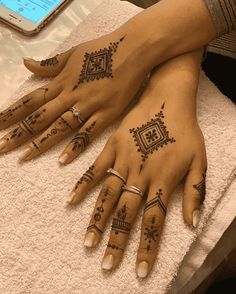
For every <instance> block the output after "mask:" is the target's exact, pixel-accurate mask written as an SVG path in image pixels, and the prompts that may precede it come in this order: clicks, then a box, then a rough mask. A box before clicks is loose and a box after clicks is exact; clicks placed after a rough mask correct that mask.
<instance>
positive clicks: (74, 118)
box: [0, 29, 149, 163]
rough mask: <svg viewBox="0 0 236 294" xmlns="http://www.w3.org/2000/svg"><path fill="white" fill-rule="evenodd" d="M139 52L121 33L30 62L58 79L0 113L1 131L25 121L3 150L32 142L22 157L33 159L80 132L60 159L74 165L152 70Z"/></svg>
mask: <svg viewBox="0 0 236 294" xmlns="http://www.w3.org/2000/svg"><path fill="white" fill-rule="evenodd" d="M137 54H138V53H137V52H136V51H135V49H134V48H133V47H132V38H131V37H130V36H129V35H126V32H124V31H122V30H121V29H120V30H118V31H115V32H114V33H112V34H110V35H106V36H103V37H101V38H99V39H97V40H93V41H89V42H86V43H83V44H80V45H78V46H76V47H74V48H72V49H70V50H69V51H67V52H65V53H63V54H60V55H57V56H55V57H52V58H49V59H46V60H43V61H41V62H37V61H34V60H30V59H25V61H24V63H25V65H26V67H27V68H29V69H30V70H31V71H32V72H34V73H36V74H37V75H40V76H44V77H46V76H47V77H48V76H56V77H55V78H54V80H52V81H51V82H50V83H49V84H47V85H45V86H44V87H42V88H39V89H36V90H35V91H33V92H32V93H29V94H27V95H25V96H24V97H23V98H21V99H20V100H18V101H17V102H15V103H14V104H13V105H11V106H10V107H9V108H8V109H6V110H5V111H3V112H2V113H1V114H0V129H3V128H7V127H9V126H11V125H13V124H15V123H17V122H20V123H19V124H18V125H17V126H16V127H15V128H14V129H13V130H11V131H10V132H9V133H8V134H6V135H5V136H4V137H3V138H2V139H1V141H0V152H1V153H5V152H8V151H10V150H13V149H15V148H16V147H18V146H20V145H21V144H23V143H25V142H26V141H28V140H30V141H31V143H30V144H28V145H27V147H26V148H25V150H24V152H23V155H22V159H24V160H30V159H32V158H33V157H35V156H37V155H39V154H41V153H43V152H45V151H46V150H48V149H49V148H51V147H52V146H54V145H55V144H56V143H58V142H59V141H61V140H62V139H64V138H65V136H67V135H68V134H70V133H72V132H73V131H75V130H77V129H80V130H79V132H78V133H77V134H76V136H75V137H74V138H73V140H72V141H71V142H70V143H69V145H68V146H67V147H66V149H65V151H64V152H63V153H62V156H61V157H60V158H61V160H60V162H61V163H69V162H71V161H72V160H73V159H74V158H76V157H77V156H78V155H79V154H80V153H81V152H82V151H83V150H84V149H85V147H86V146H87V145H88V144H89V142H90V141H91V140H93V139H94V138H95V137H96V136H97V135H98V133H99V132H101V131H103V130H104V128H105V127H107V126H108V125H110V123H111V122H113V121H114V120H116V119H117V118H118V117H119V116H120V115H121V113H122V112H123V111H124V109H125V108H126V106H127V105H128V104H129V102H130V100H131V99H132V98H133V96H134V95H135V93H136V92H137V90H138V88H139V86H140V85H141V84H142V81H143V80H144V79H145V76H146V75H147V74H148V71H149V69H148V68H147V65H146V64H145V62H144V63H143V61H145V60H142V63H141V62H140V61H138V60H137V58H135V57H136V55H137ZM131 56H132V58H131ZM72 108H73V109H72Z"/></svg>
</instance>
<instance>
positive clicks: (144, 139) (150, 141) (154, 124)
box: [129, 103, 176, 169]
mask: <svg viewBox="0 0 236 294" xmlns="http://www.w3.org/2000/svg"><path fill="white" fill-rule="evenodd" d="M164 106H165V104H164V103H163V105H162V107H161V111H160V112H159V113H158V114H156V115H155V118H153V119H151V121H149V122H147V123H146V124H143V125H142V126H141V127H137V128H132V129H130V130H129V131H130V134H132V135H133V138H134V141H135V143H136V146H137V147H138V149H137V151H138V152H140V153H141V157H142V162H143V163H144V162H145V160H146V159H147V158H148V156H149V155H150V154H152V153H153V152H154V151H157V150H158V149H160V148H162V147H164V146H165V145H167V144H168V143H174V142H176V141H175V139H174V138H173V137H172V138H170V137H169V131H167V128H166V126H165V124H164V121H163V119H164V114H163V109H164ZM140 169H142V165H141V167H140Z"/></svg>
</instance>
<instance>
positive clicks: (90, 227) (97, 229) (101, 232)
mask: <svg viewBox="0 0 236 294" xmlns="http://www.w3.org/2000/svg"><path fill="white" fill-rule="evenodd" d="M91 229H95V230H96V231H97V232H98V233H100V234H103V231H102V230H100V229H99V227H98V226H96V225H95V224H92V225H91V226H89V227H88V228H87V230H91Z"/></svg>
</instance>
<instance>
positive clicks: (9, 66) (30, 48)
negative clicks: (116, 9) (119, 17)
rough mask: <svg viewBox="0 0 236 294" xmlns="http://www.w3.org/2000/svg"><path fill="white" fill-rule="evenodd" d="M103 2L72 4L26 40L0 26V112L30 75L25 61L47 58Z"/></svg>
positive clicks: (75, 1)
mask: <svg viewBox="0 0 236 294" xmlns="http://www.w3.org/2000/svg"><path fill="white" fill-rule="evenodd" d="M102 1H103V0H73V1H72V2H71V3H69V4H68V6H66V8H65V9H64V10H63V11H62V13H60V14H59V15H57V17H56V18H55V19H54V20H53V21H52V22H51V23H49V24H48V26H46V27H45V28H44V29H43V30H42V31H41V32H40V33H39V34H38V35H35V36H34V37H26V36H24V35H22V34H20V33H19V32H17V31H15V30H14V29H12V28H10V27H8V26H7V25H5V24H3V23H1V22H0V76H1V90H0V109H1V106H2V105H3V103H4V101H6V99H7V97H9V96H10V95H12V94H13V93H14V92H15V91H16V90H17V88H18V87H19V86H20V85H21V84H22V83H23V82H24V80H25V79H26V78H27V77H28V76H29V75H30V72H29V71H28V70H27V69H26V68H25V67H24V66H23V62H22V57H24V56H28V57H35V58H37V59H41V58H44V57H45V56H47V55H48V54H49V53H50V52H51V51H53V50H54V49H55V48H56V47H57V46H58V45H59V44H60V43H61V42H63V40H64V39H65V38H66V37H67V36H68V35H69V34H70V33H71V32H72V30H73V29H74V28H75V27H76V26H77V25H78V24H79V23H81V21H83V20H84V19H85V18H86V16H87V15H88V14H89V13H90V12H91V11H92V10H93V9H94V8H96V7H97V6H98V5H99V4H100V3H101V2H102Z"/></svg>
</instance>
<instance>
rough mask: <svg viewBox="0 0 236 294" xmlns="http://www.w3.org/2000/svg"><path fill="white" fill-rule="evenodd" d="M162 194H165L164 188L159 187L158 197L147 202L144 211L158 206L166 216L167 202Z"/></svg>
mask: <svg viewBox="0 0 236 294" xmlns="http://www.w3.org/2000/svg"><path fill="white" fill-rule="evenodd" d="M162 195H163V192H162V189H159V190H158V192H157V193H156V197H155V198H153V199H152V200H150V201H148V202H147V203H146V204H145V206H144V211H145V212H146V211H147V210H148V209H150V208H152V207H155V206H158V207H159V208H160V210H161V212H162V213H163V215H164V216H166V212H167V209H166V206H165V204H164V203H163V202H162V200H161V196H162Z"/></svg>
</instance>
